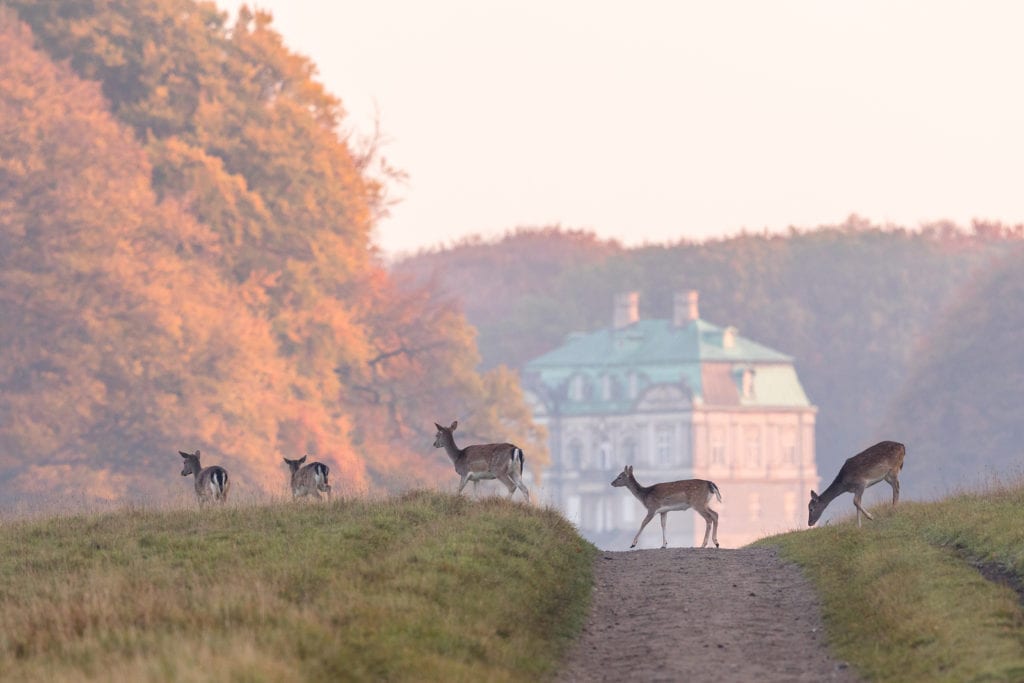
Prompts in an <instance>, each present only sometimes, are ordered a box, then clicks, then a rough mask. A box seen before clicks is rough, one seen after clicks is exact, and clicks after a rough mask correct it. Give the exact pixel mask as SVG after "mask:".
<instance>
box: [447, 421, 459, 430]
mask: <svg viewBox="0 0 1024 683" xmlns="http://www.w3.org/2000/svg"><path fill="white" fill-rule="evenodd" d="M458 426H459V421H458V420H456V421H455V422H452V426H451V427H449V428H448V429H450V430H452V431H453V432H454V431H455V428H456V427H458Z"/></svg>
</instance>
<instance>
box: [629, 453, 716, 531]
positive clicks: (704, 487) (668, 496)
mask: <svg viewBox="0 0 1024 683" xmlns="http://www.w3.org/2000/svg"><path fill="white" fill-rule="evenodd" d="M612 486H625V487H626V488H628V489H629V492H630V493H632V494H633V495H634V496H636V497H637V499H638V500H639V501H640V502H641V503H643V504H644V507H645V508H647V516H646V517H644V521H643V522H641V523H640V531H637V532H636V536H634V537H633V543H632V545H630V546H629V547H630V548H635V547H636V544H637V541H639V540H640V533H641V532H642V531H643V530H644V527H645V526H647V523H648V522H650V521H651V520H652V519H654V515H656V514H660V515H661V547H662V548H667V547H668V537H667V536H666V535H665V520H666V518H667V517H668V513H670V512H672V511H673V510H688V509H690V508H693V510H694V512H696V513H697V514H699V515H700V516H701V517H703V518H704V521H705V523H706V525H707V526H706V527H705V529H704V542H703V543H701V545H700V547H701V548H705V547H707V545H708V536H709V535H710V536H711V540H712V541H714V543H715V547H716V548H717V547H718V513H717V512H715V511H714V510H712V509H711V508H710V507H708V504H709V503H710V502H711V497H712V496H714V497H716V498H718V502H719V503H721V502H722V492H721V491H719V490H718V487H717V486H715V483H714V482H712V481H705V480H704V479H682V480H680V481H668V482H664V483H661V484H654V485H653V486H641V485H640V482H638V481H637V480H636V477H634V476H633V466H632V465H626V467H625V469H623V470H622V472H620V473H619V476H617V477H615V480H614V481H613V482H612Z"/></svg>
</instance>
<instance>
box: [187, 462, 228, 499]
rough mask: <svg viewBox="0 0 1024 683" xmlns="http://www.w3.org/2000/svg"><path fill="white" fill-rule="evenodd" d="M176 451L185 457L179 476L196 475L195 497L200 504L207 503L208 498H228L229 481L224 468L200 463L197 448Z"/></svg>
mask: <svg viewBox="0 0 1024 683" xmlns="http://www.w3.org/2000/svg"><path fill="white" fill-rule="evenodd" d="M178 453H179V454H180V455H181V457H183V458H184V459H185V468H184V469H183V470H182V471H181V476H183V477H187V476H188V475H190V474H194V475H195V476H196V498H198V499H199V502H200V504H202V503H208V502H209V501H210V499H213V500H215V501H217V502H219V503H223V502H225V501H226V500H227V499H228V488H229V487H230V486H231V483H230V482H229V481H228V471H227V470H226V469H224V468H223V467H221V466H220V465H214V466H212V467H203V466H202V465H200V464H199V451H198V450H197V451H196V452H195V453H185V452H184V451H178Z"/></svg>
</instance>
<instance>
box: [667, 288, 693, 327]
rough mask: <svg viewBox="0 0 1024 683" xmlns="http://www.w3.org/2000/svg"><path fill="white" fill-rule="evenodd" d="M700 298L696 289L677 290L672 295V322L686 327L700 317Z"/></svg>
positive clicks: (677, 325)
mask: <svg viewBox="0 0 1024 683" xmlns="http://www.w3.org/2000/svg"><path fill="white" fill-rule="evenodd" d="M698 300H699V295H698V293H697V290H696V289H691V290H689V291H686V292H676V293H675V295H674V296H673V297H672V304H673V306H672V324H673V325H675V326H676V327H686V326H687V325H689V324H690V323H691V322H693V321H694V320H697V319H698V318H700V308H699V306H698V304H697V302H698Z"/></svg>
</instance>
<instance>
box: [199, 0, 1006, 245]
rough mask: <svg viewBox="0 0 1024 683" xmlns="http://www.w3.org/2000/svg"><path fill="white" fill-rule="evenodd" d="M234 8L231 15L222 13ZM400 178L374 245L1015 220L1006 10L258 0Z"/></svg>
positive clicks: (646, 0) (223, 1)
mask: <svg viewBox="0 0 1024 683" xmlns="http://www.w3.org/2000/svg"><path fill="white" fill-rule="evenodd" d="M218 1H219V3H220V5H221V6H222V7H224V8H225V9H230V10H231V11H232V12H234V10H235V9H236V8H237V7H238V6H239V5H240V4H241V3H239V2H235V1H229V0H218ZM253 4H255V6H256V7H259V8H262V9H267V10H270V11H271V12H272V13H273V15H274V25H275V26H276V28H277V30H278V31H279V32H281V33H282V35H283V36H284V38H285V42H286V43H287V45H288V46H289V47H290V48H291V49H292V50H294V51H296V52H299V53H302V54H305V55H307V56H309V57H310V58H312V60H313V61H314V62H315V63H316V64H317V65H318V67H319V70H320V76H321V79H322V81H323V82H324V83H325V85H326V86H327V88H328V90H330V91H331V92H332V93H333V94H335V95H337V96H338V97H340V98H341V100H342V102H343V103H344V105H345V108H346V109H347V111H348V112H349V117H348V119H347V121H346V125H347V126H350V127H353V128H355V129H356V131H357V132H358V131H362V132H369V131H370V130H371V129H372V123H373V121H374V118H375V116H377V117H378V118H379V121H380V123H381V126H382V128H383V131H384V134H385V135H386V136H387V138H388V140H389V142H388V144H387V146H386V147H385V149H384V152H385V156H387V158H388V160H389V161H390V162H391V163H392V164H393V165H395V166H397V167H399V168H401V169H403V170H405V171H406V172H408V174H409V182H408V184H407V185H404V186H400V187H397V188H395V190H396V193H397V194H398V195H399V196H400V197H401V198H402V199H403V201H402V202H401V203H400V204H398V205H397V206H395V207H394V208H393V210H392V215H391V216H390V217H389V218H387V219H385V220H384V221H382V222H381V224H380V225H379V227H378V232H377V242H378V244H379V245H380V246H381V247H382V248H383V249H384V250H385V251H387V252H392V253H393V252H396V251H403V250H411V249H416V248H420V247H426V246H437V245H442V244H450V243H451V242H452V241H454V240H456V239H458V238H460V237H463V236H466V235H470V234H480V235H484V236H488V237H490V236H497V235H500V234H501V233H503V232H505V231H507V230H509V229H512V228H515V227H517V226H541V225H551V224H556V223H559V224H561V225H563V226H565V227H569V228H585V229H588V230H592V231H593V232H595V233H597V234H598V235H601V236H604V237H614V238H617V239H619V240H620V241H622V242H625V243H626V244H637V243H641V242H645V241H648V242H665V241H675V240H678V239H680V238H684V237H685V238H702V237H706V236H714V235H723V234H731V233H735V232H738V231H739V230H741V229H743V228H746V229H748V230H757V231H759V230H761V229H762V228H765V227H767V228H769V229H772V230H776V229H783V228H785V227H787V226H789V225H796V226H800V227H813V226H816V225H819V224H822V223H836V222H841V221H842V220H844V219H845V218H846V216H847V215H849V214H851V213H858V214H860V215H862V216H864V217H866V218H868V219H870V220H872V221H875V222H881V223H885V222H893V223H898V224H902V225H907V226H916V225H918V224H919V223H921V222H924V221H930V220H936V219H941V218H949V219H952V220H954V221H956V222H958V223H961V224H968V223H969V222H970V220H971V219H972V218H974V217H979V218H989V219H997V220H1003V221H1005V222H1010V223H1016V222H1021V221H1024V166H1022V162H1024V87H1022V84H1024V78H1022V74H1021V71H1022V70H1024V39H1022V37H1021V36H1022V34H1024V3H1014V2H984V1H980V2H966V1H965V2H935V1H929V2H893V1H892V0H886V1H884V2H865V1H862V0H858V1H856V2H826V1H824V0H816V1H807V2H777V1H772V2H764V1H763V0H757V1H752V2H699V3H698V2H692V3H689V2H681V1H678V0H677V1H668V0H666V1H652V0H643V1H641V2H633V3H626V2H621V1H619V2H611V1H608V2H604V1H596V0H573V1H569V0H546V1H537V2H529V1H526V0H518V1H515V2H489V1H487V0H467V1H455V0H434V1H433V2H419V1H416V2H413V1H401V2H400V1H397V0H363V1H362V2H323V1H322V0H259V1H258V2H256V3H250V6H252V5H253Z"/></svg>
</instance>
